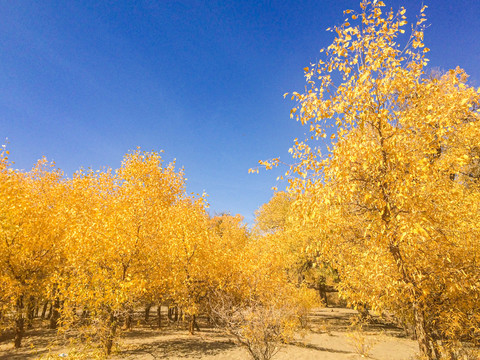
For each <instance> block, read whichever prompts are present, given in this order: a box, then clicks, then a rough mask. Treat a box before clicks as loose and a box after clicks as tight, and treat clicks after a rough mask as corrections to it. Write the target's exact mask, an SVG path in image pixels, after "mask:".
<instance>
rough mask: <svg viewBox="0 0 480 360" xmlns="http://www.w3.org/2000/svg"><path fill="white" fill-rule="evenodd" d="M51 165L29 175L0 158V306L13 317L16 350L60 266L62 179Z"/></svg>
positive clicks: (41, 164) (40, 165) (43, 162)
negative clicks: (27, 324) (34, 311)
mask: <svg viewBox="0 0 480 360" xmlns="http://www.w3.org/2000/svg"><path fill="white" fill-rule="evenodd" d="M52 166H53V165H51V164H49V163H47V161H46V160H45V159H42V160H40V161H38V163H37V164H36V166H35V167H34V168H33V169H32V170H31V171H29V172H24V171H20V170H14V169H12V168H11V164H10V163H9V162H8V158H7V152H6V151H5V149H3V151H2V152H1V153H0V206H1V208H2V214H1V215H0V237H1V239H2V241H1V242H0V279H1V282H2V283H3V285H2V286H3V292H2V294H1V295H0V301H1V306H2V308H3V309H2V310H4V311H6V312H10V313H12V314H13V317H12V320H13V328H14V332H15V338H14V343H15V347H20V346H21V342H22V338H23V336H24V332H25V321H26V319H28V318H30V320H31V318H32V315H33V310H34V307H35V302H36V301H37V300H39V299H41V298H43V299H44V298H45V297H46V296H47V294H46V292H45V289H46V288H47V287H48V285H49V284H50V281H51V278H52V276H53V274H54V272H55V271H56V269H57V268H58V266H59V265H60V263H59V259H60V258H59V253H60V246H61V243H62V236H63V234H64V229H63V226H62V225H63V224H64V221H62V219H61V218H62V216H63V214H62V213H63V212H62V211H61V209H60V208H59V204H60V203H61V201H60V199H61V197H62V187H61V184H60V182H59V179H60V178H61V176H62V174H61V172H59V171H58V170H53V171H52V170H51V168H52Z"/></svg>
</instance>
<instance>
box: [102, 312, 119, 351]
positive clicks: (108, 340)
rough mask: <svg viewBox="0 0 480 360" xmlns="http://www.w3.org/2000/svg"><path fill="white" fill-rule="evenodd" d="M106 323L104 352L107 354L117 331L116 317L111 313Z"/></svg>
mask: <svg viewBox="0 0 480 360" xmlns="http://www.w3.org/2000/svg"><path fill="white" fill-rule="evenodd" d="M105 325H106V329H105V330H106V336H105V343H104V344H105V352H106V354H107V355H110V354H111V353H112V348H113V342H114V340H115V335H116V333H117V325H118V321H117V317H116V316H115V315H114V314H113V313H111V314H110V316H109V317H108V320H107V323H106V324H105Z"/></svg>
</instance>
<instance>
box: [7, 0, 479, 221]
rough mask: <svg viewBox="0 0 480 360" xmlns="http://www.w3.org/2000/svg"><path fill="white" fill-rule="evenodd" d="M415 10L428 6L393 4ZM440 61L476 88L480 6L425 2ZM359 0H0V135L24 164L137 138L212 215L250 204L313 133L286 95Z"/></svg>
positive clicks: (70, 168) (103, 157)
mask: <svg viewBox="0 0 480 360" xmlns="http://www.w3.org/2000/svg"><path fill="white" fill-rule="evenodd" d="M384 2H385V3H386V4H387V6H392V7H394V8H398V7H399V6H401V5H404V6H405V7H406V8H407V15H409V19H413V18H414V16H415V15H416V14H417V13H418V10H419V8H420V1H418V0H415V1H413V0H410V1H398V0H396V1H388V0H384ZM424 2H425V4H426V5H428V6H429V8H428V10H427V16H428V20H429V24H430V27H429V29H427V32H426V37H425V41H426V43H427V46H428V47H430V48H431V49H432V51H431V52H430V53H429V57H430V59H431V66H438V67H440V68H442V69H445V70H446V69H449V68H453V67H455V66H457V65H459V66H461V67H463V68H464V69H466V71H467V73H469V74H470V75H471V81H472V83H473V84H474V85H476V86H480V70H479V65H480V25H479V21H478V18H479V16H480V1H476V0H469V1H467V0H464V1H461V0H457V1H451V0H448V1H447V0H435V1H434V0H425V1H424ZM358 3H359V1H347V0H343V1H342V0H316V1H300V0H296V1H290V0H285V1H251V0H248V1H247V0H242V1H240V0H239V1H195V0H192V1H168V0H159V1H153V0H151V1H148V0H146V1H113V0H112V1H68V0H61V1H60V0H59V1H48V0H42V1H29V0H17V1H15V0H10V1H8V0H0V142H1V143H4V142H5V138H8V148H9V150H10V151H11V156H10V159H11V160H12V161H14V162H15V167H17V168H22V169H29V168H30V167H31V166H32V165H33V164H34V163H35V161H36V160H37V159H39V158H40V157H41V156H43V155H45V156H46V157H47V158H48V159H49V160H53V161H55V162H56V164H57V166H58V167H59V168H61V169H62V170H64V171H65V172H66V174H67V176H71V175H72V174H73V172H74V171H76V170H77V169H79V168H80V167H85V168H87V167H92V168H94V169H98V168H101V167H103V166H106V167H113V168H117V167H119V166H120V163H121V160H122V157H123V155H124V154H125V153H126V152H127V151H128V150H129V149H134V148H136V147H137V146H140V147H141V148H142V149H143V150H157V151H158V150H161V149H163V150H165V154H164V158H165V159H166V160H167V161H171V160H172V159H174V158H176V159H177V166H179V167H184V168H185V172H186V176H187V178H188V183H187V184H188V185H187V189H188V191H190V192H202V191H203V190H205V191H206V192H207V193H208V194H209V201H210V203H211V212H212V213H214V212H223V211H227V212H231V213H232V214H235V213H240V214H242V215H244V216H245V218H246V221H247V222H249V223H251V222H252V221H253V212H254V211H255V210H256V209H257V208H258V207H259V206H260V205H262V204H263V203H264V202H266V201H268V199H269V198H270V196H271V194H272V191H271V187H272V186H274V185H276V181H275V179H276V176H277V175H278V174H279V172H278V171H276V172H275V171H273V172H265V171H264V172H260V174H259V175H252V174H248V173H247V171H248V169H249V168H251V167H255V166H256V164H257V161H258V160H259V159H268V158H271V157H275V156H281V158H283V159H284V160H286V161H288V160H289V155H288V153H287V150H288V148H289V146H290V145H291V144H292V140H293V138H295V137H296V136H301V135H302V134H303V133H304V130H303V129H301V127H300V126H298V125H297V124H296V123H295V122H294V121H293V120H290V118H289V110H290V108H291V107H292V106H293V105H294V104H293V103H292V102H291V101H289V100H288V99H287V100H284V99H283V96H282V95H283V94H284V93H285V92H291V91H302V89H303V88H304V78H303V70H302V68H303V67H305V66H308V65H309V64H310V63H311V62H314V61H316V60H317V59H319V55H320V53H319V50H320V49H321V48H322V47H324V46H326V45H328V44H329V43H330V42H331V40H332V34H331V33H328V32H326V31H325V29H326V28H327V27H329V26H331V25H335V24H340V23H341V21H342V20H343V15H342V11H343V10H344V9H347V8H355V9H357V8H358ZM281 186H284V185H282V184H280V187H281Z"/></svg>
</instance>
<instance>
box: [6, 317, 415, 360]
mask: <svg viewBox="0 0 480 360" xmlns="http://www.w3.org/2000/svg"><path fill="white" fill-rule="evenodd" d="M356 314H357V312H356V311H353V310H349V309H344V308H322V309H318V310H316V311H314V312H313V313H312V314H311V316H310V324H309V329H308V330H306V331H305V333H304V334H299V336H298V337H297V339H296V340H295V341H294V342H293V343H292V344H289V345H287V346H285V347H284V348H282V349H281V350H280V351H279V353H278V354H277V355H276V356H275V357H274V360H287V359H288V360H290V359H295V360H309V359H325V360H330V359H331V360H342V359H350V360H353V359H365V357H363V356H362V355H361V354H360V353H362V352H364V353H367V355H368V358H371V359H378V360H383V359H386V360H390V359H391V360H396V359H398V360H409V359H413V358H414V357H415V354H416V353H417V344H416V342H415V341H413V340H410V339H408V338H406V337H405V336H404V334H403V331H402V330H400V329H398V328H395V327H393V326H391V325H388V324H385V323H383V322H380V321H374V322H371V323H370V324H369V325H368V326H366V327H364V328H363V331H362V332H356V331H354V329H352V327H351V326H350V324H351V320H352V318H353V317H355V316H356ZM153 323H154V319H152V322H151V323H148V324H141V323H139V324H137V325H136V326H135V327H134V329H133V330H131V331H128V332H126V333H125V334H124V337H123V339H122V340H121V343H120V345H119V347H118V349H116V352H115V353H114V354H113V355H112V356H111V357H110V359H112V360H127V359H128V360H140V359H146V360H149V359H152V360H154V359H170V360H179V359H202V360H214V359H215V360H221V359H225V360H243V359H249V356H248V353H247V351H246V350H245V349H244V348H242V347H241V346H240V345H237V344H236V343H235V341H234V340H233V338H231V337H229V336H227V335H225V334H224V333H223V332H222V331H220V330H219V329H215V328H213V327H209V326H208V324H207V323H206V322H202V321H201V322H200V327H201V332H197V333H196V334H195V335H189V334H188V332H187V331H186V330H185V329H184V327H183V326H182V324H177V325H174V324H173V325H172V324H170V325H169V326H165V327H164V328H162V329H160V330H158V329H156V328H154V325H153ZM165 323H166V322H165V321H164V324H165ZM54 343H56V345H55V344H54ZM58 343H59V339H58V337H57V336H56V335H55V331H53V330H46V329H38V330H31V331H28V333H27V337H26V338H25V341H24V347H23V348H21V349H17V350H15V349H13V345H12V341H11V339H8V336H4V337H3V338H0V360H7V359H9V360H20V359H22V360H23V359H32V360H33V359H38V358H40V359H47V358H48V359H62V358H65V359H68V358H73V357H74V356H73V355H74V353H73V351H72V350H71V349H68V348H65V347H62V346H59V345H58ZM52 344H53V345H52ZM362 345H363V346H364V347H363V349H364V350H365V351H362ZM49 348H50V349H49Z"/></svg>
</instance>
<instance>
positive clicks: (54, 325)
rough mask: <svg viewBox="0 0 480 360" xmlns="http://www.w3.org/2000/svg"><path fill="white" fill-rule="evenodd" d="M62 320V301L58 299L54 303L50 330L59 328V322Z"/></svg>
mask: <svg viewBox="0 0 480 360" xmlns="http://www.w3.org/2000/svg"><path fill="white" fill-rule="evenodd" d="M59 319H60V299H59V298H56V299H55V301H54V302H53V303H52V310H51V315H50V326H49V327H50V329H56V328H57V327H58V320H59Z"/></svg>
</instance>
